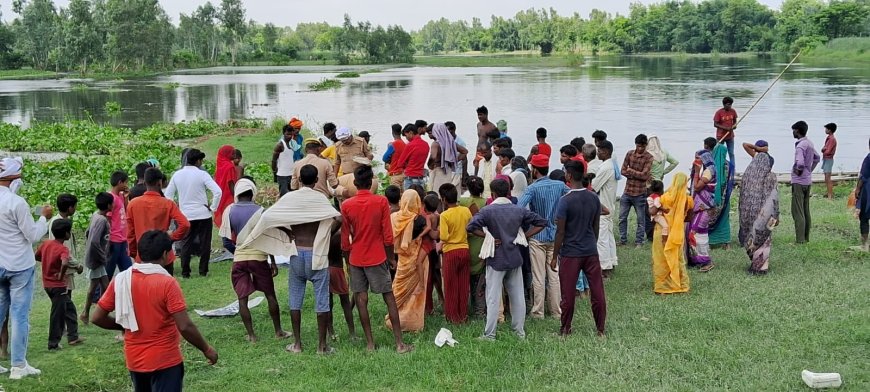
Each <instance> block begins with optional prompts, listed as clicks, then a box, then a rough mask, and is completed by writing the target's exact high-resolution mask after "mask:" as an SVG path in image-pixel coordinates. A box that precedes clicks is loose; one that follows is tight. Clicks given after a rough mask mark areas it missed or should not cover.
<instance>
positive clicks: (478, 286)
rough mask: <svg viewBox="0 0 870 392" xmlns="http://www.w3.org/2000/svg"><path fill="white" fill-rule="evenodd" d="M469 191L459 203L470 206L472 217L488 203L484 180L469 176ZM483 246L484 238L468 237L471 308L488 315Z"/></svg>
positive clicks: (475, 312)
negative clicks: (481, 250) (482, 255)
mask: <svg viewBox="0 0 870 392" xmlns="http://www.w3.org/2000/svg"><path fill="white" fill-rule="evenodd" d="M466 186H467V187H468V193H469V194H470V195H471V196H470V197H463V198H461V199H459V205H461V206H463V207H468V210H469V211H470V212H471V215H472V219H473V217H474V215H477V213H478V212H480V209H481V208H483V207H484V206H485V205H486V199H484V198H483V180H482V179H481V178H480V177H477V176H470V177H468V181H466ZM482 246H483V238H480V237H477V236H469V237H468V248H469V252H470V253H471V264H470V268H469V272H470V274H471V280H470V287H469V289H470V290H471V303H472V305H471V309H472V310H473V311H474V314H475V315H477V316H483V315H486V296H485V293H486V287H485V286H486V279H484V267H485V265H484V264H485V262H484V260H483V259H481V258H480V248H481V247H482Z"/></svg>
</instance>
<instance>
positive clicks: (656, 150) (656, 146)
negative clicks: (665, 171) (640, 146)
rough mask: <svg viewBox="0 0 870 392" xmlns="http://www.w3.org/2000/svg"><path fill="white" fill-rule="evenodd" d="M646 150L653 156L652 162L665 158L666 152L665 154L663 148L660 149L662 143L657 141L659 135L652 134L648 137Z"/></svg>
mask: <svg viewBox="0 0 870 392" xmlns="http://www.w3.org/2000/svg"><path fill="white" fill-rule="evenodd" d="M646 151H647V152H648V153H650V155H652V157H653V162H661V161H663V160H665V158H667V154H665V150H662V143H661V142H660V141H659V137H658V136H655V135H652V136H650V137H649V141H648V142H647V145H646Z"/></svg>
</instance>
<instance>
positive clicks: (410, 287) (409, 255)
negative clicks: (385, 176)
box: [384, 189, 430, 332]
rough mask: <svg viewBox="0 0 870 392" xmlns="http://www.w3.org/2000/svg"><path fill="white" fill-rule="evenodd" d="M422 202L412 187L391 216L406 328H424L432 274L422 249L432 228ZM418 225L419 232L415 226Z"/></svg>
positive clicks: (399, 303)
mask: <svg viewBox="0 0 870 392" xmlns="http://www.w3.org/2000/svg"><path fill="white" fill-rule="evenodd" d="M421 210H422V203H421V202H420V196H419V194H418V193H417V192H416V191H414V190H413V189H409V190H407V191H405V193H403V194H402V199H401V201H400V202H399V211H398V212H394V213H393V215H391V220H392V223H393V237H394V238H395V241H394V243H395V248H394V249H395V252H396V255H397V256H398V262H397V265H396V277H395V278H394V279H393V294H394V295H395V296H396V306H397V307H398V308H399V320H400V321H401V323H402V331H405V332H419V331H422V330H423V322H424V319H425V308H426V279H427V278H428V273H429V258H428V255H427V254H426V253H425V252H423V251H422V236H423V235H425V234H426V233H428V232H429V230H430V228H429V226H428V224H427V223H426V222H425V219H423V218H422V217H421V216H420V213H421ZM415 227H416V228H417V230H416V231H418V233H415V232H414V231H415V230H414V229H415ZM384 320H385V322H386V324H387V328H392V323H390V317H389V316H387V317H385V318H384Z"/></svg>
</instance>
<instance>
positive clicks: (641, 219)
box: [619, 134, 653, 247]
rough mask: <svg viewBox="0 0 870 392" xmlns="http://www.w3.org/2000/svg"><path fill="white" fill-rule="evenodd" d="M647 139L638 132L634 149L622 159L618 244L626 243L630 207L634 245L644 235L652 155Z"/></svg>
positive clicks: (640, 243) (641, 241)
mask: <svg viewBox="0 0 870 392" xmlns="http://www.w3.org/2000/svg"><path fill="white" fill-rule="evenodd" d="M647 142H648V139H647V137H646V135H644V134H640V135H637V137H636V138H634V145H635V149H634V150H631V151H629V152H628V153H627V154H625V160H623V161H622V170H621V173H622V176H623V177H625V178H626V182H625V191H624V192H623V193H622V197H620V198H619V244H620V245H625V244H627V243H628V213H629V210H630V209H631V207H634V212H635V214H636V215H637V230H636V231H635V238H634V242H635V244H636V246H638V247H640V246H642V245H643V241H644V236H645V235H646V221H647V220H649V217H648V216H647V212H646V209H647V205H646V185H647V182H649V181H650V171H651V170H652V162H653V157H652V155H651V154H650V153H649V152H647V151H646V145H647Z"/></svg>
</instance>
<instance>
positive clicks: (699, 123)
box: [0, 57, 870, 172]
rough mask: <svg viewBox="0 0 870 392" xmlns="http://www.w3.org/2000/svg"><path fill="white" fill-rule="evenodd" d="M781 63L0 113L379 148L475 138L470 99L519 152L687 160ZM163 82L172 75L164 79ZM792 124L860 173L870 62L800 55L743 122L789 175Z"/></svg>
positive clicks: (33, 101) (147, 95)
mask: <svg viewBox="0 0 870 392" xmlns="http://www.w3.org/2000/svg"><path fill="white" fill-rule="evenodd" d="M787 60H788V59H777V58H760V57H759V58H755V57H752V58H725V57H723V58H709V57H708V58H698V57H610V58H601V59H587V61H586V63H585V64H584V65H583V66H581V67H578V68H535V67H531V68H430V67H406V68H385V69H383V70H382V72H376V73H368V74H363V75H362V77H360V78H355V79H344V82H345V85H344V86H343V87H341V88H339V89H336V90H331V91H321V92H312V91H307V90H309V88H308V85H309V84H311V83H314V82H317V81H319V80H321V79H323V78H327V77H333V76H334V75H335V74H336V73H337V72H338V71H339V70H344V69H349V68H353V67H342V68H338V67H256V68H210V69H200V70H190V71H179V72H176V73H173V74H170V75H165V76H159V77H155V78H149V79H137V80H130V81H106V82H94V81H89V80H44V81H0V116H2V120H3V121H6V122H10V123H19V124H23V125H25V126H26V125H28V124H30V123H31V122H33V121H58V120H63V119H66V118H75V119H80V118H87V117H91V118H93V119H95V120H96V121H105V122H109V123H112V124H115V125H122V126H128V127H132V128H140V127H143V126H146V125H148V124H151V123H153V122H157V121H181V120H191V119H196V118H207V119H214V120H226V119H230V118H240V117H265V118H271V117H275V116H283V117H285V118H289V117H290V116H298V117H300V118H302V119H303V120H304V121H306V122H307V123H308V124H309V126H312V125H313V124H322V123H325V122H327V121H332V122H335V123H336V124H339V126H350V127H352V128H353V129H354V130H356V131H363V130H367V131H369V132H371V133H372V134H373V138H372V143H373V144H375V145H377V149H378V150H379V151H383V150H384V148H385V145H386V143H387V142H388V141H389V140H390V139H391V137H390V132H389V127H390V125H391V124H393V123H396V122H398V123H403V124H404V123H407V122H413V121H414V120H416V119H425V120H428V121H430V122H432V121H447V120H451V121H454V122H455V123H456V124H457V126H458V128H459V133H460V135H461V136H463V138H464V139H465V140H467V141H469V142H471V144H473V140H475V124H476V122H477V118H476V113H475V108H476V107H478V106H480V105H486V106H487V107H488V108H489V110H490V119H491V120H492V121H493V122H495V121H497V120H499V119H504V120H506V121H507V122H508V129H509V131H508V133H509V135H511V136H512V137H513V139H514V143H515V148H514V149H515V150H517V151H518V152H520V153H521V154H523V155H525V154H526V153H527V152H528V151H529V148H530V147H531V145H532V144H533V143H535V140H534V130H535V129H537V128H538V127H540V126H543V127H546V128H547V129H548V130H549V134H550V137H549V139H548V140H549V143H550V144H552V145H553V146H554V150H558V147H559V146H561V145H564V144H567V143H568V141H570V140H571V138H573V137H576V136H584V137H585V138H587V139H591V137H590V136H591V134H592V132H593V131H594V130H595V129H603V130H605V131H606V132H607V133H608V134H609V135H610V137H609V139H611V140H612V141H613V142H614V145H615V147H616V152H615V154H616V156H619V157H622V156H623V155H624V154H625V152H626V151H627V150H628V149H631V148H633V141H634V136H635V135H636V134H638V133H641V132H643V133H646V134H648V135H650V134H656V135H658V136H659V137H660V139H661V140H662V144H663V145H664V147H665V149H667V150H669V151H670V152H671V153H672V154H673V155H674V156H675V157H676V158H677V159H679V160H680V161H681V164H680V169H682V170H686V169H688V167H689V163H690V161H691V159H692V157H693V153H694V151H695V150H698V149H700V148H701V147H702V140H703V139H704V138H705V137H708V136H712V135H713V134H714V129H713V125H712V117H713V113H714V112H715V111H716V110H717V109H718V108H719V107H720V103H721V99H722V97H723V96H725V95H729V96H732V97H734V99H735V101H736V102H735V105H734V107H735V109H736V110H737V111H738V113H739V114H741V115H742V114H743V113H744V112H745V111H746V110H747V109H748V108H749V106H751V105H752V103H753V102H754V101H755V99H756V98H757V97H758V96H760V95H761V94H762V92H764V90H765V89H767V87H768V85H769V84H770V82H771V81H772V80H773V79H774V78H775V77H776V75H777V74H779V72H780V71H781V70H782V69H783V68H784V67H785V63H786V62H787ZM171 83H178V84H179V85H178V87H175V88H172V87H168V85H169V84H171ZM107 101H117V102H119V103H120V104H121V106H122V108H123V111H122V113H121V115H120V116H117V117H108V116H107V115H106V113H105V110H104V106H105V103H106V102H107ZM797 120H804V121H807V122H808V123H809V124H810V133H809V136H810V138H811V140H812V141H813V142H814V143H815V144H816V146H817V148H818V149H821V145H822V144H823V143H824V139H825V135H824V130H823V126H824V124H826V123H828V122H836V123H837V124H838V125H839V131H838V132H837V136H838V140H839V148H838V152H837V157H836V163H835V165H834V169H835V171H857V170H858V168H859V166H860V164H861V160H862V159H863V158H864V156H865V155H866V154H867V152H868V149H867V137H868V136H870V67H866V66H860V65H858V66H854V65H853V66H836V67H830V66H829V67H820V66H813V65H810V64H801V63H796V64H795V65H793V66H792V68H791V69H790V70H789V71H788V72H786V74H785V75H784V77H783V78H782V80H780V81H779V83H777V84H776V86H775V87H774V88H773V89H772V90H771V92H770V93H769V94H768V95H767V97H766V98H765V99H764V100H763V101H761V103H759V104H758V106H757V107H756V108H755V109H754V110H753V112H752V113H751V114H750V115H749V116H748V117H747V118H746V120H745V121H744V122H743V123H742V124H741V125H740V127H739V129H738V130H737V139H738V142H744V141H755V140H757V139H765V140H767V141H768V142H769V143H770V145H771V147H772V154H773V155H774V156H775V157H777V158H779V159H777V160H776V167H775V169H776V171H778V172H788V171H789V170H790V165H791V161H792V159H791V157H792V155H793V145H794V139H793V138H792V134H791V130H790V126H791V124H792V123H794V122H795V121H797ZM277 137H278V135H276V139H277ZM0 149H2V146H0ZM737 157H738V158H737V167H738V171H742V169H743V168H745V167H746V164H748V162H749V158H748V156H746V155H745V154H744V153H742V152H740V150H739V148H738V152H737ZM556 159H557V158H556V157H555V156H554V158H553V165H552V166H555V165H556Z"/></svg>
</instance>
